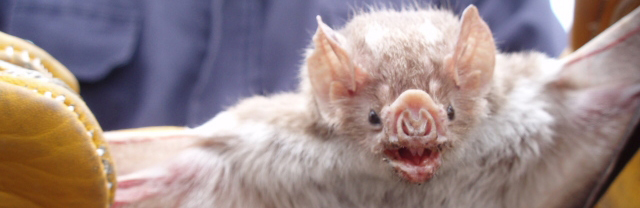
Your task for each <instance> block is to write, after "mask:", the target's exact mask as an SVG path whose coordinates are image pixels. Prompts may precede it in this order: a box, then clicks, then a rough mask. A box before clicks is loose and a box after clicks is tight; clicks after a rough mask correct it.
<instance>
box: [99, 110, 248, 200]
mask: <svg viewBox="0 0 640 208" xmlns="http://www.w3.org/2000/svg"><path fill="white" fill-rule="evenodd" d="M230 121H231V120H229V119H226V117H225V116H224V115H223V116H220V115H219V116H217V117H216V118H215V119H213V120H211V121H209V122H208V123H207V124H205V125H203V126H201V127H199V128H196V129H190V128H177V127H172V128H166V127H165V128H146V129H139V130H132V131H131V130H128V131H118V132H108V133H105V138H107V141H108V142H109V144H110V146H111V149H112V155H113V157H114V158H115V159H114V160H115V164H116V168H117V169H118V177H117V180H118V184H117V185H118V187H117V191H116V196H115V202H114V204H113V207H175V206H177V205H178V204H181V203H183V202H181V200H182V199H184V198H185V195H188V194H194V193H196V192H206V189H209V188H211V187H213V186H214V185H212V184H208V183H215V181H218V180H217V179H216V178H213V177H218V176H221V175H220V174H225V172H224V171H225V167H224V164H225V163H224V162H223V161H222V160H221V159H220V158H219V157H218V156H219V155H218V154H217V152H218V151H224V149H225V148H226V147H228V146H229V145H228V144H231V143H234V141H238V138H237V136H234V135H235V134H234V133H233V132H234V131H233V129H235V124H233V123H234V122H230ZM216 173H219V174H216ZM209 192H210V190H209ZM209 192H207V193H209ZM206 197H215V196H211V194H208V195H207V196H206ZM201 201H207V200H201Z"/></svg>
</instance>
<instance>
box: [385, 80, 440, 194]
mask: <svg viewBox="0 0 640 208" xmlns="http://www.w3.org/2000/svg"><path fill="white" fill-rule="evenodd" d="M444 118H446V115H444V111H443V110H442V109H441V108H439V107H438V106H437V105H436V104H435V103H434V102H433V100H432V99H431V96H429V94H427V93H426V92H424V91H422V90H407V91H405V92H403V93H402V94H401V95H400V96H399V97H398V98H397V99H396V100H395V101H394V102H393V103H392V104H391V105H390V106H388V107H385V108H384V109H382V120H383V121H384V128H385V132H387V136H388V137H387V138H386V140H384V141H382V143H383V146H384V147H385V149H384V154H385V157H386V158H387V159H388V160H389V163H390V164H391V165H392V166H393V167H394V168H395V169H396V171H398V173H399V174H400V175H401V176H402V177H403V178H404V179H406V180H408V181H410V182H413V183H423V182H426V181H428V180H429V179H431V178H432V177H433V175H434V173H435V171H436V170H437V169H438V168H439V167H440V163H441V159H440V150H439V148H438V146H439V145H441V144H443V143H444V142H446V141H447V139H446V134H445V133H446V129H445V128H446V127H445V125H444V124H445V122H446V121H445V120H444Z"/></svg>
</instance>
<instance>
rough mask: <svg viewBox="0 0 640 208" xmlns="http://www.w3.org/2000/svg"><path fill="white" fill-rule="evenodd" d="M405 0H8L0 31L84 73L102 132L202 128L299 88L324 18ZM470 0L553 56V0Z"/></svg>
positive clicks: (500, 39)
mask: <svg viewBox="0 0 640 208" xmlns="http://www.w3.org/2000/svg"><path fill="white" fill-rule="evenodd" d="M374 2H383V3H384V4H385V5H389V4H391V5H394V6H399V5H401V4H402V2H407V1H401V0H387V1H374V0H368V1H367V0H300V1H295V0H278V1H274V0H227V1H223V0H179V1H176V0H2V1H0V30H2V31H4V32H7V33H9V34H12V35H15V36H18V37H21V38H25V39H29V40H31V41H33V42H34V43H35V44H37V45H39V46H40V47H42V48H43V49H45V50H46V51H48V52H49V53H51V55H53V56H54V57H56V58H57V59H58V60H59V61H60V62H62V63H63V64H64V65H66V66H67V67H68V68H69V70H71V72H72V73H74V75H75V76H76V77H77V78H78V80H79V81H80V84H81V96H82V97H83V98H84V100H85V102H86V103H87V105H88V106H89V108H90V109H91V110H92V111H93V113H94V114H95V116H96V118H97V119H98V121H99V122H100V124H101V126H102V127H103V129H105V130H113V129H123V128H132V127H142V126H157V125H187V126H197V125H199V124H202V123H204V122H205V121H206V120H208V119H210V118H211V117H213V116H214V115H215V114H216V113H217V112H219V111H221V110H224V108H225V107H227V106H230V105H232V104H234V103H235V102H237V101H238V100H239V99H240V98H243V97H248V96H251V95H254V94H269V93H274V92H280V91H287V90H293V89H295V88H296V87H297V83H298V80H297V76H298V69H299V66H300V65H301V63H302V58H303V57H302V52H303V49H304V48H305V47H306V46H307V45H308V44H309V43H310V40H311V36H312V35H313V33H314V32H315V29H316V27H317V25H316V22H315V16H316V15H321V16H322V18H323V20H324V21H325V22H326V23H327V24H329V25H330V26H332V27H334V28H340V27H341V26H342V25H344V23H345V22H346V21H347V20H348V18H349V15H350V14H351V11H352V8H360V7H361V6H362V5H367V4H372V3H374ZM425 2H429V1H425ZM440 2H446V1H437V0H434V1H433V3H434V4H436V5H439V6H441V7H445V8H450V9H453V10H454V11H455V12H456V13H458V14H460V12H461V11H462V10H463V9H464V8H465V7H466V6H467V5H469V4H470V3H471V2H473V3H474V4H475V5H476V6H478V8H479V11H480V13H481V16H482V17H483V18H484V19H485V21H486V22H487V23H488V24H489V26H490V27H491V29H492V31H493V32H494V36H495V39H496V43H497V44H498V47H499V48H500V50H502V51H505V52H512V51H522V50H537V51H542V52H545V53H547V54H548V55H550V56H557V55H559V54H560V52H561V51H562V50H563V49H564V48H565V46H566V34H565V32H564V31H563V29H562V28H561V27H560V24H559V22H558V21H557V20H556V18H555V16H554V15H553V13H552V12H551V8H550V5H549V1H547V0H519V1H506V0H505V1H500V0H460V1H453V2H449V3H446V4H441V3H440Z"/></svg>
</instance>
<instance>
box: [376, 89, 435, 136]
mask: <svg viewBox="0 0 640 208" xmlns="http://www.w3.org/2000/svg"><path fill="white" fill-rule="evenodd" d="M389 107H390V108H389V113H390V115H391V116H389V117H388V118H387V119H390V120H389V121H388V122H389V124H390V125H392V127H390V128H393V129H392V130H393V131H392V132H393V133H395V134H396V135H397V138H398V140H399V142H400V143H402V145H404V146H414V145H424V144H425V143H429V142H431V141H433V140H435V139H436V138H437V132H436V122H435V118H434V117H435V116H434V114H433V112H438V109H437V108H436V104H435V103H434V102H433V100H432V99H431V96H429V94H427V93H426V92H425V91H422V90H407V91H405V92H403V93H402V94H400V96H398V98H397V99H396V100H395V101H394V102H393V104H391V106H389Z"/></svg>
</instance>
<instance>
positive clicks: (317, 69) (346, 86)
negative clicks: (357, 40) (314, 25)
mask: <svg viewBox="0 0 640 208" xmlns="http://www.w3.org/2000/svg"><path fill="white" fill-rule="evenodd" d="M317 20H318V30H317V31H316V34H315V35H314V36H313V43H314V46H315V49H314V50H313V52H312V54H311V55H310V56H309V57H308V58H307V62H306V64H307V70H308V75H309V80H310V81H311V86H312V87H313V91H314V93H315V95H316V98H317V100H318V101H319V102H320V104H321V105H322V104H328V103H331V102H332V101H335V100H340V99H345V98H349V97H351V96H354V95H355V94H357V93H358V92H359V90H360V89H359V88H360V86H361V85H362V83H363V82H364V81H365V79H366V77H367V74H366V73H365V71H364V70H362V69H361V68H360V67H358V65H356V64H354V62H353V60H351V58H350V57H349V53H348V51H347V49H346V48H347V47H348V44H349V43H348V42H347V40H346V38H345V37H343V36H342V35H341V34H339V33H337V32H336V31H334V30H333V29H331V28H330V27H329V26H328V25H326V24H324V23H323V22H322V19H321V18H320V16H318V17H317Z"/></svg>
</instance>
